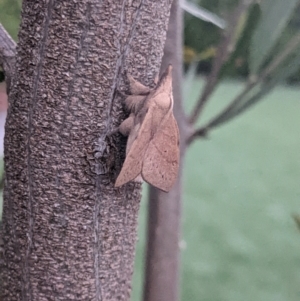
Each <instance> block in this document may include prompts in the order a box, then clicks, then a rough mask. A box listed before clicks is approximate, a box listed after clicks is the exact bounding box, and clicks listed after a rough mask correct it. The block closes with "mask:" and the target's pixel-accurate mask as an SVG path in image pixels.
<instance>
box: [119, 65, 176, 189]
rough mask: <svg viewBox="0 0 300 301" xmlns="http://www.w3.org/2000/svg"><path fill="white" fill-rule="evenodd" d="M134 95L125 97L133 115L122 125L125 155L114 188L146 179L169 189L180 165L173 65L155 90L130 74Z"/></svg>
mask: <svg viewBox="0 0 300 301" xmlns="http://www.w3.org/2000/svg"><path fill="white" fill-rule="evenodd" d="M128 80H129V84H130V92H131V95H129V96H127V98H126V99H125V106H126V108H127V109H128V110H129V112H130V114H129V117H128V118H127V119H125V120H124V121H123V122H122V123H121V125H120V126H119V131H120V133H121V134H122V135H124V136H128V140H127V145H126V158H125V161H124V164H123V167H122V169H121V172H120V174H119V176H118V178H117V180H116V183H115V187H119V186H122V185H124V184H125V183H127V182H129V181H133V180H135V181H139V179H140V178H141V177H142V179H143V180H144V181H146V182H147V183H149V184H151V185H152V186H154V187H156V188H159V189H161V190H163V191H165V192H168V191H169V190H170V189H171V187H172V186H173V184H174V182H175V180H176V177H177V173H178V167H179V131H178V126H177V122H176V120H175V118H174V115H173V93H172V66H171V65H169V67H168V68H167V70H166V71H165V72H164V73H163V75H162V76H161V78H160V79H159V81H158V82H157V83H156V87H155V88H154V89H150V88H148V87H146V86H144V85H143V84H142V83H140V82H138V81H137V80H135V79H134V78H133V77H132V76H130V75H128Z"/></svg>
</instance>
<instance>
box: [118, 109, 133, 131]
mask: <svg viewBox="0 0 300 301" xmlns="http://www.w3.org/2000/svg"><path fill="white" fill-rule="evenodd" d="M133 126H134V114H130V115H129V117H128V118H126V119H125V120H124V121H123V122H122V123H121V124H120V126H119V132H120V133H121V134H122V135H123V136H129V134H130V132H131V130H132V128H133Z"/></svg>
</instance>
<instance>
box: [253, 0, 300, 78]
mask: <svg viewBox="0 0 300 301" xmlns="http://www.w3.org/2000/svg"><path fill="white" fill-rule="evenodd" d="M298 2H299V0H263V1H262V3H261V17H260V21H259V23H258V25H257V28H256V30H255V32H254V34H253V37H252V41H251V47H250V70H251V73H252V74H257V73H258V70H259V68H260V67H261V65H262V64H263V62H264V60H265V59H266V57H267V55H268V54H269V52H270V50H271V49H272V48H273V46H274V45H275V43H276V41H277V39H278V38H279V36H280V34H281V32H282V30H283V29H284V27H285V26H286V24H287V22H288V21H289V19H290V16H291V13H292V12H293V10H294V8H295V6H296V4H297V3H298Z"/></svg>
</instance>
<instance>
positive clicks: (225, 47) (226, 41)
mask: <svg viewBox="0 0 300 301" xmlns="http://www.w3.org/2000/svg"><path fill="white" fill-rule="evenodd" d="M251 3H252V0H244V1H241V2H240V4H239V6H238V7H237V8H236V10H235V11H234V13H233V15H232V17H231V18H230V20H231V21H230V22H229V24H228V29H227V30H226V32H225V35H224V37H223V39H222V41H221V43H220V44H219V46H218V49H217V54H216V57H215V59H214V61H213V65H212V71H211V72H210V74H209V76H208V78H207V81H206V85H205V87H204V90H203V93H202V94H201V96H200V98H199V100H198V101H197V103H196V105H195V108H194V109H193V111H192V114H191V116H190V123H191V124H194V123H195V122H196V120H197V119H198V117H199V115H200V114H201V112H202V110H203V108H204V105H205V104H206V102H207V100H208V97H209V96H210V94H211V93H212V91H213V90H214V88H215V86H216V85H217V83H218V79H219V74H220V71H221V68H222V67H223V65H224V63H225V62H226V61H227V59H228V57H229V55H230V54H231V53H232V52H233V50H234V49H235V44H236V39H235V29H236V25H237V23H238V22H239V20H240V17H241V16H242V14H243V13H244V12H245V11H246V10H247V9H248V7H249V5H250V4H251Z"/></svg>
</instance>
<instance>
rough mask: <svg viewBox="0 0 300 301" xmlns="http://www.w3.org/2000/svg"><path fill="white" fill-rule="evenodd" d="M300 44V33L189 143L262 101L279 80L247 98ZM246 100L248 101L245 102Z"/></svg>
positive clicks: (198, 131) (191, 137) (190, 139)
mask: <svg viewBox="0 0 300 301" xmlns="http://www.w3.org/2000/svg"><path fill="white" fill-rule="evenodd" d="M299 44H300V33H299V34H297V35H296V36H295V37H294V38H292V39H291V41H290V42H289V43H288V45H287V46H286V48H285V49H284V50H283V51H282V52H281V53H279V54H278V55H277V56H276V57H275V58H274V59H273V60H272V61H271V63H270V64H269V65H268V66H267V67H266V68H265V70H264V71H263V72H262V73H261V75H260V76H257V77H254V76H252V77H251V78H250V80H249V81H248V83H247V84H246V87H245V88H244V90H243V91H242V92H241V93H240V94H239V95H237V96H236V98H235V99H234V100H233V101H232V102H231V103H229V105H228V106H227V107H225V108H224V109H223V110H222V111H221V112H220V113H219V114H218V115H217V116H215V117H214V118H212V119H211V120H210V121H209V122H208V123H207V124H206V125H204V126H202V127H200V128H199V129H197V130H195V131H194V132H193V133H192V135H191V136H190V137H189V138H188V143H191V142H192V141H193V140H194V139H195V138H197V137H203V136H204V135H205V136H206V135H207V133H208V132H209V130H211V129H212V128H215V127H217V126H220V125H221V124H224V123H226V122H228V121H230V120H231V119H232V118H234V117H236V116H238V115H240V114H241V113H242V112H244V111H245V110H246V109H248V108H249V107H251V106H252V105H254V104H256V103H257V102H258V101H259V100H261V99H262V96H264V95H265V94H266V93H268V92H269V91H270V90H271V89H272V88H273V87H274V86H275V85H276V83H277V82H278V80H271V81H270V82H269V83H267V84H265V85H264V86H263V87H262V88H261V89H260V91H258V92H257V93H256V94H254V95H253V96H250V98H247V96H248V95H249V93H250V92H252V91H253V89H254V88H255V87H257V85H258V84H260V83H262V82H264V81H265V80H266V79H267V78H268V77H269V76H270V75H271V74H272V73H273V72H274V71H275V70H276V68H278V66H279V65H281V64H282V63H283V62H284V61H285V60H286V59H287V58H288V57H289V56H290V55H291V54H292V53H293V52H294V51H295V50H296V49H297V47H298V46H299ZM297 59H298V58H297ZM245 98H247V99H246V100H245Z"/></svg>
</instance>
